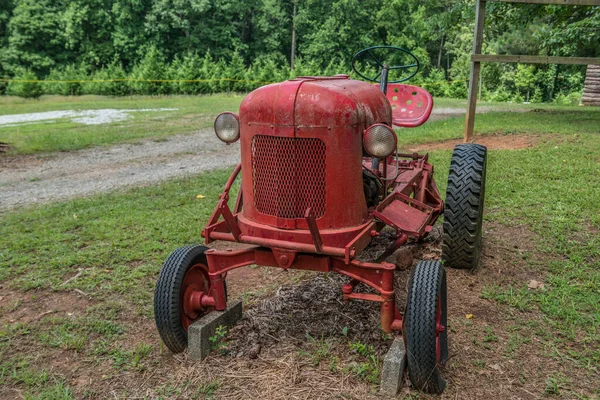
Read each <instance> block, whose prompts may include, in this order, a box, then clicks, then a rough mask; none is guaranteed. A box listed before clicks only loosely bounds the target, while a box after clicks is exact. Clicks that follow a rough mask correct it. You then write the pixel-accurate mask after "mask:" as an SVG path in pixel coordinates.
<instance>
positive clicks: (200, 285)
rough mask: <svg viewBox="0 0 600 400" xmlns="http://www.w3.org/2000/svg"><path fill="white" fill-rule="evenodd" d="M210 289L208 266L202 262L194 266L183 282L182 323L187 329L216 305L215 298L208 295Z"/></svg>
mask: <svg viewBox="0 0 600 400" xmlns="http://www.w3.org/2000/svg"><path fill="white" fill-rule="evenodd" d="M209 291H210V281H209V280H208V275H207V272H206V267H205V266H204V265H202V264H196V265H194V266H192V267H191V268H190V269H189V270H188V272H187V273H186V274H185V277H184V278H183V282H182V284H181V293H182V294H181V296H182V298H181V324H182V325H183V328H184V329H185V330H187V328H188V327H189V326H190V325H191V324H192V323H193V322H194V321H196V320H197V319H198V318H200V317H202V316H203V315H204V314H206V313H207V312H208V311H210V308H211V307H214V304H215V302H214V298H213V297H211V296H209V295H208V293H209Z"/></svg>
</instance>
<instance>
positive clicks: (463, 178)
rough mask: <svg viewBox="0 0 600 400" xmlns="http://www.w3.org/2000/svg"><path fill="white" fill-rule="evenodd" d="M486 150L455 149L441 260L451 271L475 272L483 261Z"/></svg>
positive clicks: (479, 147)
mask: <svg viewBox="0 0 600 400" xmlns="http://www.w3.org/2000/svg"><path fill="white" fill-rule="evenodd" d="M486 162H487V149H486V148H485V146H482V145H479V144H459V145H457V146H456V147H454V152H453V154H452V160H451V162H450V172H449V174H448V188H447V189H446V204H445V206H444V243H443V245H442V259H443V260H444V264H445V265H447V266H448V267H451V268H459V269H475V268H476V267H477V265H478V264H479V259H480V258H481V239H482V221H483V203H484V197H485V173H486Z"/></svg>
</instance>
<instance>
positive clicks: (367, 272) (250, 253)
mask: <svg viewBox="0 0 600 400" xmlns="http://www.w3.org/2000/svg"><path fill="white" fill-rule="evenodd" d="M204 254H205V255H206V259H207V263H208V275H209V279H210V291H209V294H208V296H207V300H210V302H211V304H212V303H213V302H214V307H215V309H216V310H224V309H225V308H226V307H227V304H226V299H225V286H224V278H223V277H224V276H225V275H226V273H227V272H228V271H231V270H233V269H237V268H242V267H245V266H248V265H253V264H256V265H260V266H264V267H275V268H282V269H298V270H304V271H318V272H337V273H339V274H342V275H346V276H348V277H349V278H351V279H352V281H351V283H350V284H345V285H343V286H342V293H343V295H344V301H349V300H366V301H375V302H380V303H381V329H382V330H383V331H384V332H386V333H391V332H392V331H394V330H395V331H398V330H401V329H402V315H401V313H400V310H398V308H397V307H396V304H395V291H394V271H395V270H396V266H395V265H393V264H388V263H385V262H383V263H368V262H362V261H357V260H352V261H350V262H349V263H346V262H345V261H344V259H343V258H338V257H330V256H326V255H321V254H311V253H308V254H307V253H302V252H294V251H292V252H284V253H281V252H279V251H278V250H275V249H270V248H266V247H251V248H248V249H244V250H238V251H217V250H215V249H209V250H207V251H206V252H205V253H204ZM358 282H362V283H364V284H365V285H367V286H370V287H372V288H373V289H375V290H376V291H377V292H379V294H369V293H359V292H355V291H354V289H355V287H356V285H357V284H358Z"/></svg>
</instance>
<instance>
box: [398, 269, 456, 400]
mask: <svg viewBox="0 0 600 400" xmlns="http://www.w3.org/2000/svg"><path fill="white" fill-rule="evenodd" d="M447 319H448V313H447V304H446V273H445V271H444V267H443V266H442V263H441V262H439V261H421V262H419V263H418V264H417V266H416V267H415V268H414V269H413V270H412V272H411V276H410V281H409V287H408V298H407V302H406V312H405V314H404V326H403V334H404V338H405V340H406V352H407V355H408V377H409V379H410V382H411V384H412V386H413V387H414V388H415V389H417V390H421V391H423V392H426V393H436V394H440V393H442V392H443V391H444V388H445V387H446V381H444V379H443V378H442V375H441V373H440V370H439V367H440V366H441V364H443V363H444V362H446V360H447V359H448V332H447V329H446V325H447Z"/></svg>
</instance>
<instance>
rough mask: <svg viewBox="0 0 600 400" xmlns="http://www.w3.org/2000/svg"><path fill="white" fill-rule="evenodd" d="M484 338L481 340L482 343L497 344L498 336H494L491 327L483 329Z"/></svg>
mask: <svg viewBox="0 0 600 400" xmlns="http://www.w3.org/2000/svg"><path fill="white" fill-rule="evenodd" d="M485 333H486V335H485V337H484V338H483V341H484V342H486V343H490V342H497V341H498V336H496V334H495V333H494V329H493V328H492V327H491V326H486V327H485Z"/></svg>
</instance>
